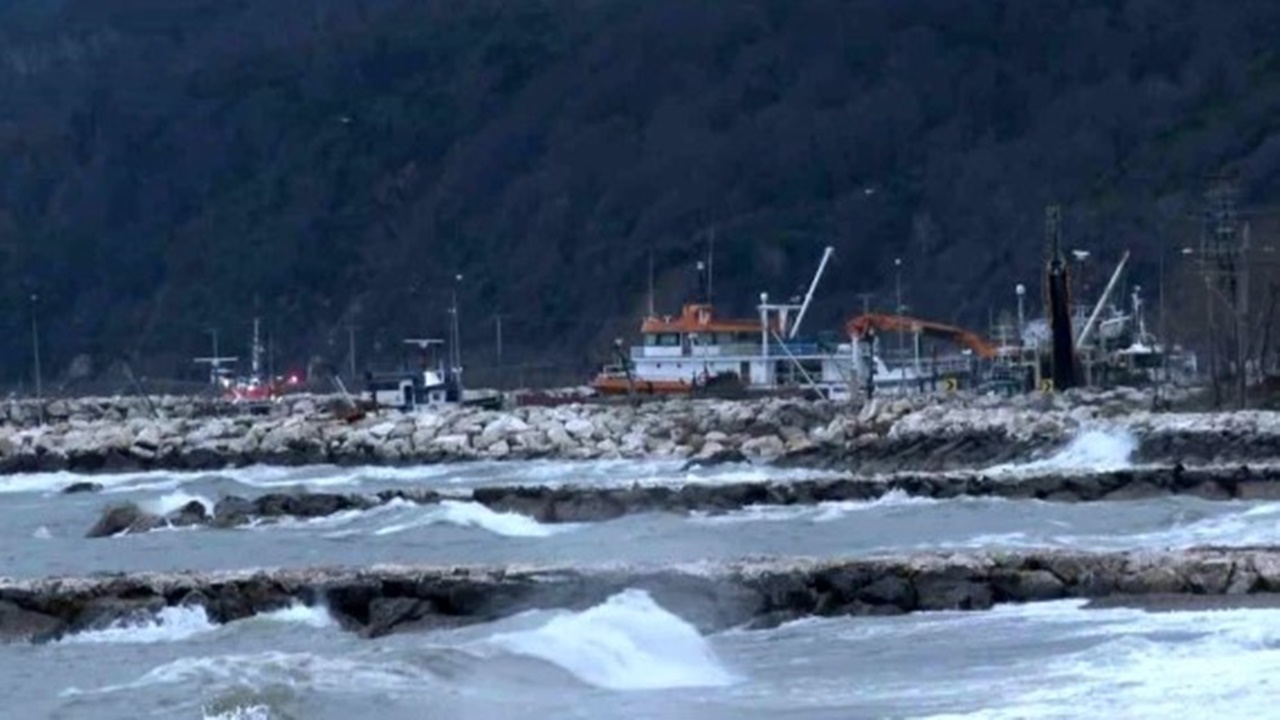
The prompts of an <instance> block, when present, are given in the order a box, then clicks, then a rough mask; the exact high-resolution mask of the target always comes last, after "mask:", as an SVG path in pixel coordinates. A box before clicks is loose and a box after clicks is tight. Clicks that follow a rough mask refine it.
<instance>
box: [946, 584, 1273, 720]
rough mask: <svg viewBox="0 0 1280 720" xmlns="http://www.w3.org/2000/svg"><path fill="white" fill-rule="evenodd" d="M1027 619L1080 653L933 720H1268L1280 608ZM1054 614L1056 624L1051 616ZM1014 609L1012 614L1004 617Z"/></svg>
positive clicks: (1066, 613)
mask: <svg viewBox="0 0 1280 720" xmlns="http://www.w3.org/2000/svg"><path fill="white" fill-rule="evenodd" d="M1045 605H1048V606H1054V607H1053V608H1034V609H1033V610H1031V612H1035V613H1037V616H1028V619H1034V620H1035V621H1036V622H1037V623H1038V624H1040V623H1043V622H1045V621H1046V620H1048V621H1051V622H1054V623H1056V624H1066V625H1070V626H1072V627H1071V628H1070V629H1067V632H1066V635H1067V637H1074V638H1077V639H1079V640H1082V641H1085V642H1088V643H1089V647H1087V648H1086V649H1083V650H1080V651H1077V652H1071V653H1066V654H1063V655H1061V656H1058V657H1056V658H1054V659H1052V660H1050V661H1048V662H1045V663H1041V664H1040V665H1039V666H1038V667H1037V669H1036V670H1035V672H1034V681H1032V682H1026V683H1023V684H1018V685H1016V687H1017V689H1016V690H1015V689H1013V688H1012V687H1006V688H1004V690H1005V692H999V693H996V694H995V695H994V696H993V697H991V698H990V700H989V704H990V707H987V708H983V709H980V710H976V711H973V712H968V713H953V714H946V715H937V716H935V718H944V717H945V718H986V719H990V720H995V719H997V718H1061V717H1067V716H1069V717H1108V718H1135V719H1136V718H1150V717H1175V716H1176V717H1203V718H1214V717H1271V716H1273V714H1274V708H1273V706H1274V699H1273V697H1272V695H1271V693H1270V692H1268V690H1267V688H1268V687H1270V685H1271V683H1272V680H1271V679H1272V678H1274V677H1275V676H1276V674H1277V673H1280V630H1278V629H1277V628H1280V610H1259V609H1249V610H1217V611H1196V612H1174V613H1145V612H1142V611H1139V610H1126V609H1116V610H1103V611H1097V610H1075V609H1073V608H1071V607H1070V606H1068V605H1066V604H1063V603H1046V604H1045ZM1053 611H1058V617H1048V616H1047V613H1048V612H1053ZM1017 612H1018V611H1016V610H1015V611H1011V612H1010V614H1014V613H1017Z"/></svg>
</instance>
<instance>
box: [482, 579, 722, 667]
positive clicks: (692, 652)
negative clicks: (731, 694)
mask: <svg viewBox="0 0 1280 720" xmlns="http://www.w3.org/2000/svg"><path fill="white" fill-rule="evenodd" d="M489 642H490V643H491V644H493V645H495V646H497V647H499V648H502V649H504V650H507V651H509V652H513V653H516V654H519V655H527V656H531V657H536V658H540V659H542V660H546V661H548V662H550V663H553V664H555V665H558V666H559V667H561V668H564V669H565V670H567V671H569V672H570V673H572V674H573V675H574V676H576V677H577V678H578V679H580V680H582V681H584V682H587V683H589V684H591V685H595V686H597V687H602V688H607V689H610V690H657V689H664V688H679V687H716V686H723V685H728V684H731V683H732V682H733V681H734V678H733V676H732V675H730V673H729V672H728V671H726V670H725V669H724V667H723V666H722V665H721V664H720V661H719V660H718V659H717V658H716V656H715V653H714V652H713V651H712V649H711V646H710V645H709V644H708V643H707V641H706V640H705V639H704V638H703V637H702V636H701V635H699V634H698V631H697V630H696V629H695V628H694V627H693V626H692V625H690V624H688V623H687V622H685V621H684V620H681V619H680V618H679V617H677V616H675V615H673V614H671V613H670V612H668V611H667V610H665V609H664V608H662V607H661V606H660V605H658V604H657V603H656V602H654V600H653V598H652V597H650V596H649V594H648V593H646V592H644V591H641V590H625V591H623V592H621V593H619V594H617V595H614V596H613V597H611V598H609V599H608V600H606V601H605V602H604V603H602V604H600V605H597V606H595V607H592V608H590V609H588V610H584V611H582V612H578V613H563V614H560V615H558V616H557V617H555V618H553V619H552V620H550V621H549V622H547V623H546V624H545V625H543V626H542V627H540V628H537V629H535V630H526V631H521V632H512V633H501V634H498V635H495V636H493V637H492V638H490V640H489Z"/></svg>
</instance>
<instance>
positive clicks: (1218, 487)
mask: <svg viewBox="0 0 1280 720" xmlns="http://www.w3.org/2000/svg"><path fill="white" fill-rule="evenodd" d="M1278 489H1280V465H1268V466H1262V467H1256V468H1251V467H1247V466H1245V467H1228V468H1184V467H1181V466H1173V467H1146V468H1137V469H1133V470H1116V471H1109V472H1094V473H1084V474H1076V473H1058V472H1045V473H1042V474H1039V475H1026V474H1017V473H1008V472H993V473H967V472H958V473H949V474H936V473H899V474H895V475H888V476H882V477H873V478H852V477H851V478H830V479H815V480H790V481H744V482H734V483H714V484H713V483H689V484H684V485H638V484H636V485H630V486H600V485H564V486H558V487H548V486H521V485H510V486H503V485H495V486H486V487H479V488H475V489H473V490H471V491H469V492H468V491H458V492H455V493H450V494H448V495H444V494H441V493H437V492H434V491H431V490H416V489H413V490H386V491H382V492H379V493H377V494H375V495H360V494H336V493H311V492H293V493H289V492H275V493H268V494H265V495H261V496H258V497H256V498H243V497H237V496H225V497H222V498H220V499H219V500H218V501H217V503H216V504H215V505H214V507H213V508H212V512H208V509H207V508H205V507H204V506H203V505H202V504H201V503H199V502H194V503H189V504H187V505H185V506H184V507H182V508H180V509H178V510H177V511H175V512H173V513H170V514H169V515H167V516H165V517H163V518H161V517H156V516H152V515H148V514H146V513H144V512H142V511H141V510H140V509H138V508H137V507H136V506H111V507H108V508H107V509H106V510H105V511H104V513H103V516H102V518H100V519H99V521H98V524H97V525H95V526H94V528H93V529H92V530H90V534H89V537H105V536H109V535H115V534H119V533H122V532H131V533H136V532H144V531H146V530H151V529H155V528H158V527H165V526H175V527H177V526H187V525H210V526H212V527H219V528H229V527H237V526H241V525H247V524H249V523H251V522H255V521H260V520H266V521H274V520H279V519H282V518H300V519H306V518H317V517H324V516H328V515H333V514H335V513H339V512H345V511H352V510H368V509H370V508H373V507H376V506H378V505H382V504H385V503H390V502H408V503H414V504H436V503H439V502H441V501H442V500H446V499H447V500H454V501H464V502H465V501H471V502H475V503H478V504H480V505H483V506H485V507H486V508H488V509H490V510H493V511H495V512H500V513H506V512H510V513H518V514H521V515H525V516H528V517H530V518H533V519H534V520H537V521H538V522H542V523H578V522H603V521H608V520H613V519H616V518H619V517H622V516H624V515H634V514H638V513H650V512H673V513H693V512H696V513H708V514H713V515H714V514H719V513H726V512H732V511H735V510H741V509H743V508H747V507H751V506H762V505H773V506H802V505H816V504H819V503H825V502H846V501H869V500H875V499H878V498H883V497H885V496H887V495H889V494H891V493H901V494H905V495H909V496H913V497H926V498H935V499H946V498H955V497H992V498H1007V499H1019V500H1026V499H1036V500H1044V501H1049V502H1120V501H1126V500H1137V499H1147V498H1153V497H1162V496H1170V495H1194V496H1197V497H1201V498H1205V499H1218V500H1227V499H1250V498H1258V497H1272V496H1275V495H1276V494H1277V490H1278Z"/></svg>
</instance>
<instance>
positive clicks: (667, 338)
mask: <svg viewBox="0 0 1280 720" xmlns="http://www.w3.org/2000/svg"><path fill="white" fill-rule="evenodd" d="M658 345H660V346H661V347H680V334H679V333H660V334H659V335H658Z"/></svg>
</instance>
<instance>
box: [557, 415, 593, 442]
mask: <svg viewBox="0 0 1280 720" xmlns="http://www.w3.org/2000/svg"><path fill="white" fill-rule="evenodd" d="M564 430H565V432H567V433H569V434H570V435H572V436H574V437H575V438H577V439H579V440H589V439H591V437H592V436H593V435H595V432H596V425H595V423H593V422H591V421H590V420H588V419H586V418H581V417H579V418H573V419H571V420H569V421H568V422H566V423H565V424H564Z"/></svg>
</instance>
